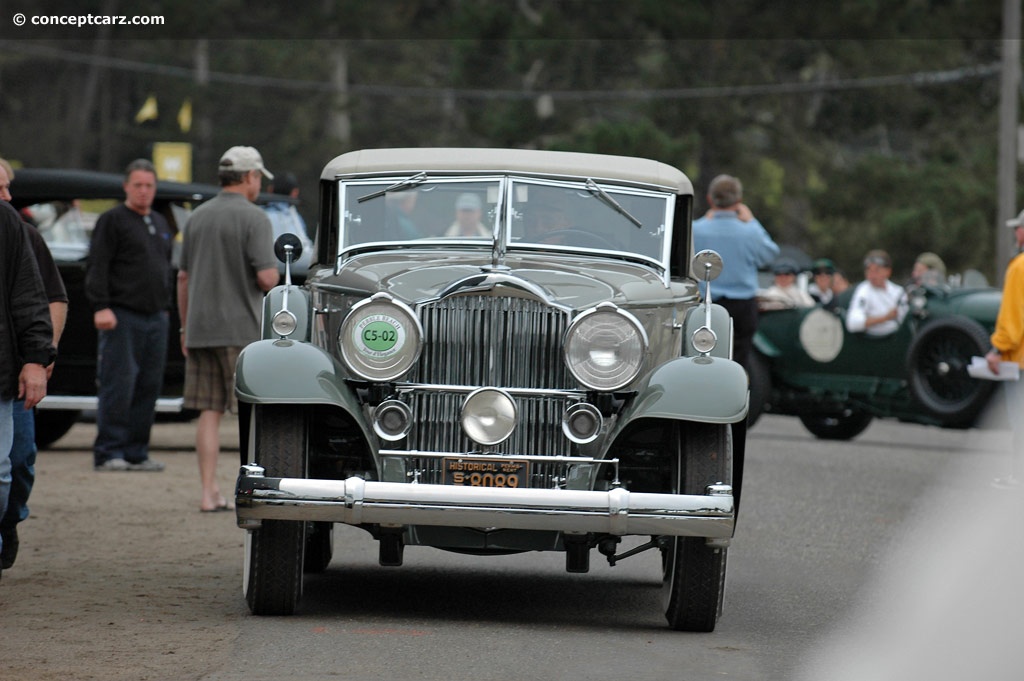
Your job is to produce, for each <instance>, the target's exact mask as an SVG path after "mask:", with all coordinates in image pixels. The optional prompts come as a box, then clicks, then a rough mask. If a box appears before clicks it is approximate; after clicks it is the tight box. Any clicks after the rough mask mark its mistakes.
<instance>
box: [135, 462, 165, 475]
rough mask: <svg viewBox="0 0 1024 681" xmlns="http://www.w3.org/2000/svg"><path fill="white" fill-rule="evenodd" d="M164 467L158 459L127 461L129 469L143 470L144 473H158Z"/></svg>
mask: <svg viewBox="0 0 1024 681" xmlns="http://www.w3.org/2000/svg"><path fill="white" fill-rule="evenodd" d="M163 469H164V465H163V464H162V463H160V462H159V461H153V459H143V460H142V461H130V462H128V470H130V471H143V472H146V473H159V472H160V471H162V470H163Z"/></svg>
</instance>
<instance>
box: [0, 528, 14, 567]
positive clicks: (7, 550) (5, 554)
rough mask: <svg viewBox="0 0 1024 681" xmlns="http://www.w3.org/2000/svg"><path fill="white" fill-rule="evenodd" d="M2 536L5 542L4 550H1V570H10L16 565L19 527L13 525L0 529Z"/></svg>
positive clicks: (0, 535)
mask: <svg viewBox="0 0 1024 681" xmlns="http://www.w3.org/2000/svg"><path fill="white" fill-rule="evenodd" d="M0 537H2V538H3V542H4V547H3V550H2V551H0V570H9V569H11V568H12V567H14V559H15V558H17V557H18V529H17V528H15V527H12V528H11V529H9V530H0Z"/></svg>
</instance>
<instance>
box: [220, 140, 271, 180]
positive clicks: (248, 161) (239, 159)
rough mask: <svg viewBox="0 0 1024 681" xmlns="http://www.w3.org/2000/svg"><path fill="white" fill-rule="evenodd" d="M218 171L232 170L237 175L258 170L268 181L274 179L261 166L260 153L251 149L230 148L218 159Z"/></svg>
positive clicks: (261, 158)
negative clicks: (237, 173)
mask: <svg viewBox="0 0 1024 681" xmlns="http://www.w3.org/2000/svg"><path fill="white" fill-rule="evenodd" d="M219 169H220V170H233V171H235V172H239V173H248V172H251V171H253V170H258V171H260V172H261V173H263V176H264V177H266V178H267V179H268V180H273V179H274V174H273V173H271V172H270V171H269V170H267V169H266V167H265V166H264V165H263V157H262V156H260V152H258V151H256V150H255V149H254V148H252V147H231V148H230V149H228V150H227V151H225V152H224V155H223V156H221V157H220V166H219Z"/></svg>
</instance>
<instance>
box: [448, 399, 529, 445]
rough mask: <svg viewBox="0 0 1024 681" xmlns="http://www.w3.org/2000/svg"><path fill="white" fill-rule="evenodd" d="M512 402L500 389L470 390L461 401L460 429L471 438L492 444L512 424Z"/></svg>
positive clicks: (501, 439) (505, 435)
mask: <svg viewBox="0 0 1024 681" xmlns="http://www.w3.org/2000/svg"><path fill="white" fill-rule="evenodd" d="M517 413H518V412H517V409H516V402H515V400H513V399H512V396H511V395H509V394H508V393H507V392H505V391H504V390H498V389H497V388H480V389H479V390H474V391H473V392H471V393H470V394H469V395H468V396H467V397H466V401H465V402H464V403H463V404H462V429H463V430H464V431H465V432H466V435H468V436H469V437H470V438H471V439H472V440H473V441H474V442H478V443H480V444H482V445H496V444H499V443H501V442H504V441H505V440H506V439H507V438H508V436H509V435H511V434H512V431H513V430H514V429H515V427H516V420H517V419H516V414H517Z"/></svg>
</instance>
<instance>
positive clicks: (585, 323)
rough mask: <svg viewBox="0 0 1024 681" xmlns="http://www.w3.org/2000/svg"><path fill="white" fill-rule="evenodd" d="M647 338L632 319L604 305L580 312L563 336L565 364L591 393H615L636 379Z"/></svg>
mask: <svg viewBox="0 0 1024 681" xmlns="http://www.w3.org/2000/svg"><path fill="white" fill-rule="evenodd" d="M646 352H647V334H646V333H645V332H644V329H643V327H642V326H640V322H638V321H637V320H636V318H635V317H634V316H633V315H631V314H629V313H628V312H624V311H623V310H620V309H618V308H617V307H614V306H611V305H606V306H601V307H596V308H594V309H592V310H588V311H587V312H584V313H583V314H581V315H580V316H578V317H576V319H575V320H573V322H572V325H571V326H570V327H569V330H568V331H567V332H566V342H565V361H566V364H568V366H569V371H571V372H572V375H573V376H575V377H576V380H577V381H579V382H580V383H582V384H583V385H585V386H587V387H588V388H591V389H593V390H618V389H619V388H622V387H624V386H626V385H629V383H630V382H631V381H632V380H633V379H634V378H636V377H637V374H639V373H640V368H641V367H642V366H643V362H644V355H645V354H646Z"/></svg>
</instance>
